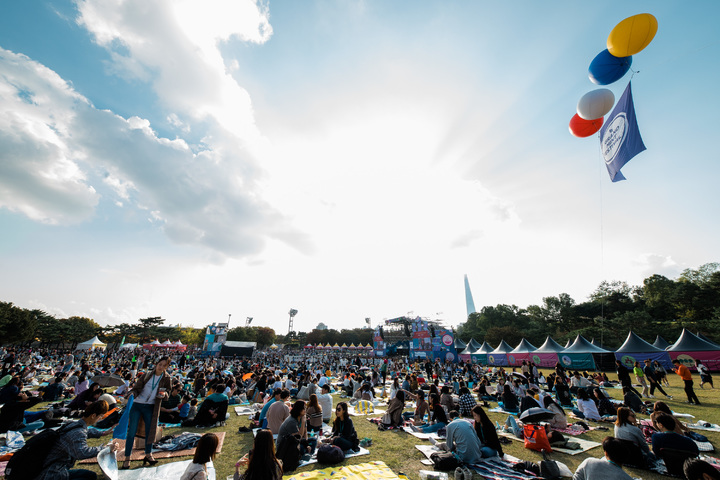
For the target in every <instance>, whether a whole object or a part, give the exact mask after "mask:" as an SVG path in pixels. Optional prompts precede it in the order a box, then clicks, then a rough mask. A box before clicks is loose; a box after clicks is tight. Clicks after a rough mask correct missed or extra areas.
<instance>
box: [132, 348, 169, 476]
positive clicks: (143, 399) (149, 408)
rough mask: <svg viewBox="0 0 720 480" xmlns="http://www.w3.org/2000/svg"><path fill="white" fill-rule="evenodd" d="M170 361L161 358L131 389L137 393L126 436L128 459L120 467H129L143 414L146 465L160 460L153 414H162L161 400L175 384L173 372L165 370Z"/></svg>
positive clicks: (133, 392) (156, 415)
mask: <svg viewBox="0 0 720 480" xmlns="http://www.w3.org/2000/svg"><path fill="white" fill-rule="evenodd" d="M169 364H170V359H169V358H168V357H162V358H160V360H159V361H158V363H157V364H156V365H155V368H153V369H151V370H150V371H148V372H147V373H146V374H145V375H143V376H141V377H140V378H138V379H137V380H136V381H135V384H134V385H133V388H132V390H130V394H132V395H134V397H135V401H134V402H133V404H132V407H130V416H129V419H128V429H127V436H126V437H125V438H126V440H125V461H124V462H123V464H122V467H121V468H123V469H127V468H130V454H131V453H132V448H133V444H134V443H135V435H136V434H137V429H138V425H139V423H140V419H141V418H142V420H143V422H144V423H145V458H144V459H143V465H145V464H146V463H149V464H150V465H155V464H156V463H157V460H155V459H154V458H153V456H152V444H153V443H154V441H155V429H156V427H157V425H156V424H153V418H157V417H158V416H159V415H160V402H161V401H162V399H164V398H165V397H166V396H167V391H168V390H169V389H170V388H171V387H172V382H171V380H170V376H169V375H168V374H167V373H166V372H165V370H167V368H168V365H169Z"/></svg>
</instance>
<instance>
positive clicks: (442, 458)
mask: <svg viewBox="0 0 720 480" xmlns="http://www.w3.org/2000/svg"><path fill="white" fill-rule="evenodd" d="M430 460H431V461H432V462H433V468H435V470H439V471H441V472H447V471H449V470H455V469H456V468H457V467H458V465H459V464H460V463H459V462H458V459H457V457H455V455H453V454H452V453H450V452H435V453H433V454H431V455H430Z"/></svg>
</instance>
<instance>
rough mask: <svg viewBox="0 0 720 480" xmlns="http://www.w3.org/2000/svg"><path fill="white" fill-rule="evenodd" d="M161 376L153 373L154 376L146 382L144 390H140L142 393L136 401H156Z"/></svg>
mask: <svg viewBox="0 0 720 480" xmlns="http://www.w3.org/2000/svg"><path fill="white" fill-rule="evenodd" d="M161 378H162V375H160V376H158V375H155V374H154V373H153V375H152V377H150V378H149V379H148V381H147V382H146V383H145V386H144V387H143V389H142V392H140V395H138V398H136V399H135V401H136V402H137V403H155V398H157V391H158V388H159V387H160V379H161Z"/></svg>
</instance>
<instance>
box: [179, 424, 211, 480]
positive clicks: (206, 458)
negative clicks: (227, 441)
mask: <svg viewBox="0 0 720 480" xmlns="http://www.w3.org/2000/svg"><path fill="white" fill-rule="evenodd" d="M218 443H220V440H219V439H218V436H217V435H215V434H214V433H206V434H205V435H203V436H202V437H200V440H198V443H197V445H196V446H195V455H194V456H193V460H192V462H191V463H190V465H188V466H187V468H186V469H185V472H184V473H183V475H182V477H180V480H207V479H208V471H207V464H208V463H209V462H212V461H213V460H214V459H215V455H216V454H217V447H218Z"/></svg>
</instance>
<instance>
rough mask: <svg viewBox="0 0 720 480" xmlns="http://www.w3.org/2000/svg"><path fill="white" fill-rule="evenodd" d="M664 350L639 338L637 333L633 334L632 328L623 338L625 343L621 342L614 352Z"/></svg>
mask: <svg viewBox="0 0 720 480" xmlns="http://www.w3.org/2000/svg"><path fill="white" fill-rule="evenodd" d="M664 351H665V350H663V349H660V348H658V347H656V346H654V345H651V344H649V343H648V342H646V341H645V340H643V339H642V338H640V337H639V336H638V335H636V334H635V332H633V331H632V330H630V332H628V336H627V338H626V339H625V343H623V344H622V345H621V346H620V348H618V349H617V350H616V352H623V353H648V352H664Z"/></svg>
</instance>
